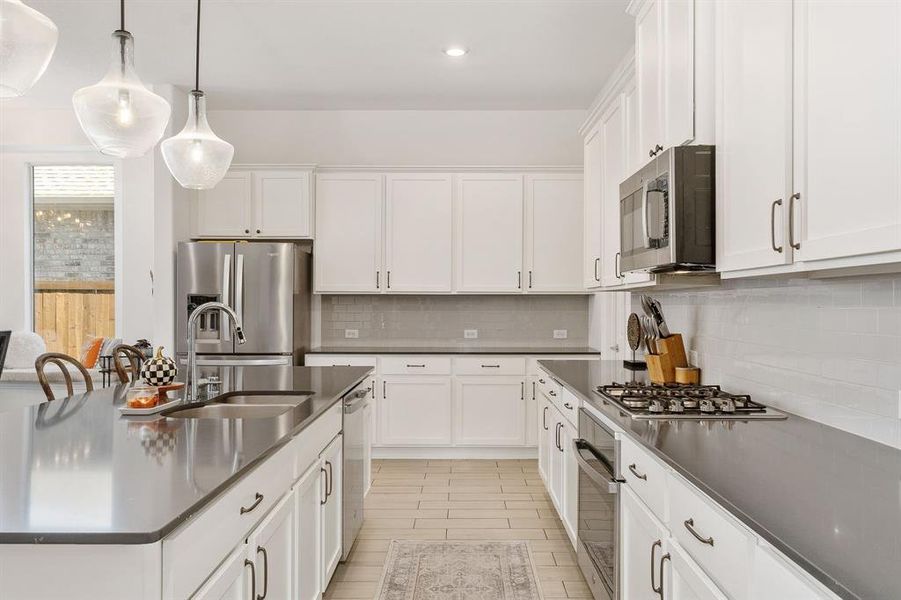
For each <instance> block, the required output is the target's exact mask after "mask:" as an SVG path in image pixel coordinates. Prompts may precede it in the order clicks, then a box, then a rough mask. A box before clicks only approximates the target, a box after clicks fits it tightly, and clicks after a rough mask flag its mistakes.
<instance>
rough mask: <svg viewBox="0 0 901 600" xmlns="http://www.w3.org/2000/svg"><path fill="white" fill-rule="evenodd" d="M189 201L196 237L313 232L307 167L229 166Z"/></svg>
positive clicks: (290, 236) (308, 234)
mask: <svg viewBox="0 0 901 600" xmlns="http://www.w3.org/2000/svg"><path fill="white" fill-rule="evenodd" d="M192 206H193V209H192V213H191V228H192V235H193V236H194V237H197V238H281V239H302V238H311V237H313V227H312V222H313V221H312V218H313V202H312V193H311V189H310V171H300V170H287V169H286V170H270V171H259V170H244V169H238V170H233V171H229V172H228V173H226V175H225V177H224V178H223V179H222V181H220V182H219V184H218V185H217V186H216V187H214V188H213V189H211V190H202V191H200V192H198V194H197V199H196V200H195V201H194V202H193V203H192Z"/></svg>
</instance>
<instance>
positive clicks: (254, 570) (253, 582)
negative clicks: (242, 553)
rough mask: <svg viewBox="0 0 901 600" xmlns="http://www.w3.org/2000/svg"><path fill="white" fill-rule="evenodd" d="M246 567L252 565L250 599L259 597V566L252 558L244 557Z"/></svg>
mask: <svg viewBox="0 0 901 600" xmlns="http://www.w3.org/2000/svg"><path fill="white" fill-rule="evenodd" d="M244 567H250V600H256V598H257V568H256V565H254V564H253V561H252V560H250V559H247V558H245V559H244Z"/></svg>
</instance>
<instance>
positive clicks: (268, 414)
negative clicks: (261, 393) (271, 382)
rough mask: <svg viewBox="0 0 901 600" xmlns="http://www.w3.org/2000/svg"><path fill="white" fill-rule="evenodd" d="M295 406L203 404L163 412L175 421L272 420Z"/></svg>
mask: <svg viewBox="0 0 901 600" xmlns="http://www.w3.org/2000/svg"><path fill="white" fill-rule="evenodd" d="M294 406H295V405H294V404H220V403H213V404H203V405H195V406H186V407H184V408H173V409H170V410H167V411H163V413H162V414H163V416H165V417H170V418H173V419H271V418H273V417H277V416H279V415H281V414H284V413H286V412H288V411H289V410H291V409H292V408H294Z"/></svg>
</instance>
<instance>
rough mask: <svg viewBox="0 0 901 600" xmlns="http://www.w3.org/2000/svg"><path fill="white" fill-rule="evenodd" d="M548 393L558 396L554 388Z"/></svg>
mask: <svg viewBox="0 0 901 600" xmlns="http://www.w3.org/2000/svg"><path fill="white" fill-rule="evenodd" d="M548 394H550V395H551V396H556V395H557V392H555V391H554V390H548Z"/></svg>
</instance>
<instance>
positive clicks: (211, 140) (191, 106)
mask: <svg viewBox="0 0 901 600" xmlns="http://www.w3.org/2000/svg"><path fill="white" fill-rule="evenodd" d="M160 150H162V152H163V160H165V161H166V166H167V167H169V171H170V172H171V173H172V176H173V177H175V179H176V180H177V181H178V183H180V184H181V185H182V187H186V188H188V189H192V190H208V189H210V188H213V187H216V184H217V183H219V182H220V181H221V180H222V178H223V177H225V173H226V171H228V168H229V167H230V166H231V164H232V157H234V155H235V147H234V146H232V145H231V144H229V143H228V142H226V141H225V140H223V139H220V138H219V137H218V136H217V135H216V134H215V133H213V130H212V129H210V124H209V123H208V122H207V120H206V98H205V97H204V95H203V92H201V91H197V90H194V91H192V92H191V95H190V96H189V97H188V122H187V123H186V124H185V128H184V129H182V130H181V132H179V134H178V135H176V136H173V137H171V138H169V139H166V140H164V141H163V143H162V144H161V145H160Z"/></svg>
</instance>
